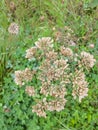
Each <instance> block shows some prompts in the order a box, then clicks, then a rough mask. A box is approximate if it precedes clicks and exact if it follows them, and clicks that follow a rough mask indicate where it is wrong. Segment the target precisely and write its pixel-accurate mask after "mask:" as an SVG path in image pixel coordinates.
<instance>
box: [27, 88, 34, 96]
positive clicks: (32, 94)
mask: <svg viewBox="0 0 98 130" xmlns="http://www.w3.org/2000/svg"><path fill="white" fill-rule="evenodd" d="M25 92H26V93H27V94H28V95H29V96H34V95H35V89H34V87H32V86H27V87H26V89H25Z"/></svg>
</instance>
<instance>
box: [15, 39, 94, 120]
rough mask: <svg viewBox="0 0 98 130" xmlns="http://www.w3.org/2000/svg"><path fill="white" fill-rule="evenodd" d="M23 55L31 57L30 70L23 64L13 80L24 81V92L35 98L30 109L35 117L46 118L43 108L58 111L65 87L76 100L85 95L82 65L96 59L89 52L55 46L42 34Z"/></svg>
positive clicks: (60, 108) (86, 64)
mask: <svg viewBox="0 0 98 130" xmlns="http://www.w3.org/2000/svg"><path fill="white" fill-rule="evenodd" d="M57 45H58V44H57ZM57 45H56V46H57ZM39 57H40V58H39ZM25 58H27V59H28V60H31V61H30V62H32V70H31V69H29V68H26V69H25V70H22V71H21V70H17V71H15V83H16V84H17V85H19V86H23V85H26V88H25V92H26V94H28V95H29V96H32V98H34V102H35V105H33V106H32V112H33V113H36V114H37V115H38V116H39V117H45V118H46V111H50V112H52V111H57V112H60V111H62V110H63V109H64V107H65V106H66V102H67V100H66V96H67V91H69V89H68V88H69V87H70V89H72V97H73V99H78V100H79V102H81V101H82V99H83V98H85V97H86V96H87V95H88V84H89V83H88V82H87V81H86V75H85V72H84V71H83V70H84V68H85V66H86V68H92V67H93V66H94V64H95V61H96V60H95V59H94V56H93V55H91V54H89V53H87V52H81V54H80V55H79V54H76V53H74V52H73V51H72V49H71V48H68V47H65V46H62V45H61V47H60V49H59V50H56V49H55V46H54V44H53V40H52V39H51V38H50V37H43V38H40V39H38V41H37V42H35V46H33V47H31V48H30V49H28V50H27V51H26V56H25ZM33 58H34V59H35V60H33ZM75 58H76V59H77V60H75ZM34 62H35V63H34ZM73 62H75V64H76V65H75V64H74V65H73ZM35 69H36V71H34V70H35ZM29 83H30V85H28V84H29ZM34 83H35V84H34ZM32 86H33V87H32ZM35 88H36V89H35ZM39 89H40V90H39ZM35 92H36V94H35ZM39 97H40V99H39ZM36 98H37V99H36Z"/></svg>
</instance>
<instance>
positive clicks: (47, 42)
mask: <svg viewBox="0 0 98 130" xmlns="http://www.w3.org/2000/svg"><path fill="white" fill-rule="evenodd" d="M52 43H53V40H52V39H51V37H42V38H39V39H38V41H37V42H35V45H36V47H37V48H39V49H42V50H46V49H47V48H48V47H50V48H51V47H53V44H52Z"/></svg>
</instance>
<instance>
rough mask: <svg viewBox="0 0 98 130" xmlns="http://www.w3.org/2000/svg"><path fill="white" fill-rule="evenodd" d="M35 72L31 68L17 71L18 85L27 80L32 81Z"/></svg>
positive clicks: (16, 81)
mask: <svg viewBox="0 0 98 130" xmlns="http://www.w3.org/2000/svg"><path fill="white" fill-rule="evenodd" d="M33 74H34V72H33V71H31V70H30V69H28V68H26V69H25V70H23V71H20V70H18V71H15V83H16V84H17V85H20V86H22V85H24V83H25V82H28V81H31V80H32V76H33Z"/></svg>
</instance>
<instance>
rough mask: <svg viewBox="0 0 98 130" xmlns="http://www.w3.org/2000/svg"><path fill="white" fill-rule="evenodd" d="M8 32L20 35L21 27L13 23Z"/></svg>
mask: <svg viewBox="0 0 98 130" xmlns="http://www.w3.org/2000/svg"><path fill="white" fill-rule="evenodd" d="M8 32H9V33H11V34H16V35H17V34H18V33H19V26H18V24H17V23H15V22H13V23H11V24H10V26H9V28H8Z"/></svg>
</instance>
